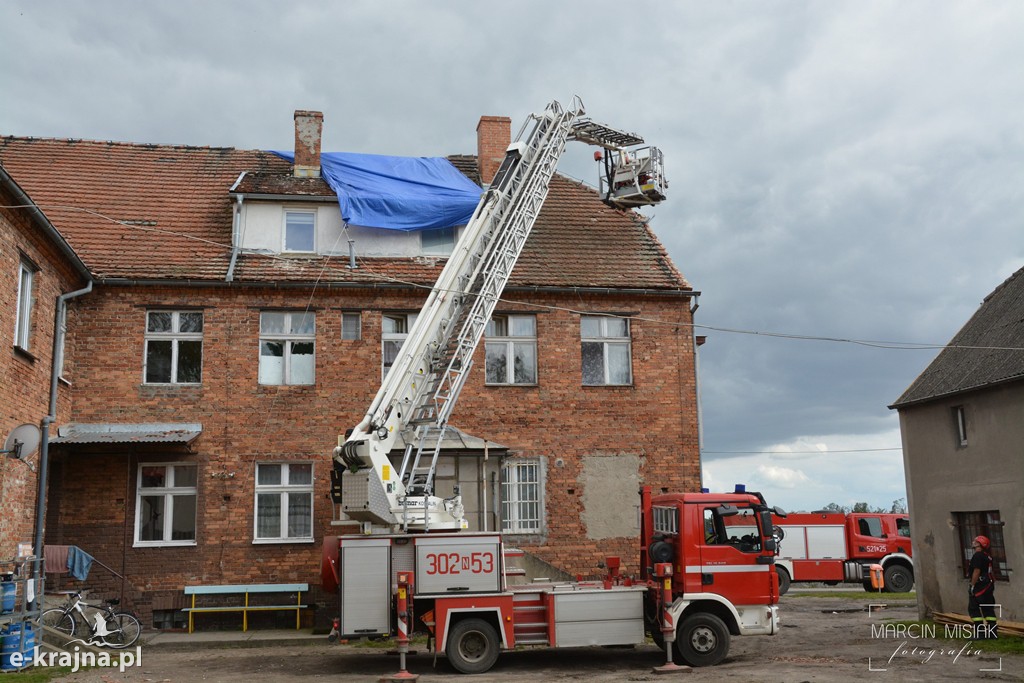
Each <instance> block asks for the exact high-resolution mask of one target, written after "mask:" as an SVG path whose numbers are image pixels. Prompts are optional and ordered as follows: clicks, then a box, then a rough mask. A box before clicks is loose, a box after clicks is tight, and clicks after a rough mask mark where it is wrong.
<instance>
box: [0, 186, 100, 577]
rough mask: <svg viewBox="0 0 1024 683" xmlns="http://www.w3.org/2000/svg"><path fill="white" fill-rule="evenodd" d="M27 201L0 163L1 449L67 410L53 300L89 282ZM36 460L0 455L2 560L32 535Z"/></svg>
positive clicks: (67, 393) (59, 238)
mask: <svg viewBox="0 0 1024 683" xmlns="http://www.w3.org/2000/svg"><path fill="white" fill-rule="evenodd" d="M31 203H32V199H31V198H29V197H28V195H26V194H25V191H24V190H23V189H22V188H21V187H20V186H19V185H18V183H17V182H16V181H15V180H14V179H13V178H12V177H11V176H10V174H9V173H8V172H7V170H6V169H5V168H3V167H2V166H0V273H3V277H0V335H3V339H4V342H5V344H4V346H5V347H6V349H7V350H6V351H5V352H4V353H2V354H0V387H2V389H3V390H2V391H0V446H2V445H3V443H4V441H5V440H6V439H7V437H8V436H9V435H10V434H11V433H12V431H13V430H14V429H15V428H17V427H19V426H20V425H33V426H35V427H36V435H37V436H40V437H41V433H40V432H41V430H40V429H39V427H40V425H41V424H42V423H43V420H44V418H45V417H46V416H47V415H53V416H54V417H62V418H67V416H68V415H69V414H70V413H69V406H70V397H71V391H70V388H69V386H68V385H67V384H66V383H62V382H59V381H58V380H57V377H56V376H55V375H54V374H53V371H54V354H55V353H60V352H62V351H63V349H64V346H65V345H64V344H61V343H59V342H58V345H57V346H56V347H55V346H54V334H55V330H56V326H55V320H56V315H57V310H58V306H59V299H58V297H60V296H61V295H63V294H69V293H72V292H74V291H75V290H78V289H80V288H82V287H83V286H84V285H85V284H86V283H87V282H88V280H89V273H88V271H87V270H86V268H85V265H84V264H83V263H82V262H81V260H79V258H78V257H77V256H76V255H75V253H74V252H73V251H72V250H71V248H70V247H69V246H68V244H67V242H66V241H65V240H64V238H63V237H62V236H61V235H60V233H59V232H58V231H57V230H56V229H55V228H54V226H53V225H52V224H51V223H50V221H49V220H48V219H47V218H46V216H45V213H44V212H42V211H39V210H36V209H30V208H29V205H31ZM60 362H61V361H60V359H59V358H58V360H57V367H58V369H59V367H60ZM51 403H52V408H51ZM38 440H39V439H36V441H37V443H38ZM38 464H39V452H38V449H37V450H36V451H35V452H33V453H31V454H29V453H27V452H26V453H25V454H24V457H23V458H22V460H21V461H18V460H15V459H14V458H12V457H10V456H8V457H3V458H0V559H10V558H13V557H14V556H15V553H16V550H17V547H18V543H22V542H23V543H31V542H34V540H35V538H34V537H35V515H36V500H37V490H38V481H39V480H38V478H37V477H38V474H39V470H38ZM9 570H10V567H5V568H4V571H9Z"/></svg>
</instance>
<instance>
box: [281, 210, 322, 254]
mask: <svg viewBox="0 0 1024 683" xmlns="http://www.w3.org/2000/svg"><path fill="white" fill-rule="evenodd" d="M283 250H284V251H286V252H288V251H291V252H300V253H313V252H315V251H316V212H314V211H285V212H284V249H283Z"/></svg>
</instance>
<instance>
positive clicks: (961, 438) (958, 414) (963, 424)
mask: <svg viewBox="0 0 1024 683" xmlns="http://www.w3.org/2000/svg"><path fill="white" fill-rule="evenodd" d="M953 422H954V425H955V427H956V439H957V442H956V443H957V445H958V446H966V445H967V413H966V411H964V407H963V406H956V407H955V408H953Z"/></svg>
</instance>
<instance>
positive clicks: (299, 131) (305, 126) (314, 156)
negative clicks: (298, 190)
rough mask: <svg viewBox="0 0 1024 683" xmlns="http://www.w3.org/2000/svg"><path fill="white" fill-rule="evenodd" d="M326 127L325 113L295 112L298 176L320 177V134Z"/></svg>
mask: <svg viewBox="0 0 1024 683" xmlns="http://www.w3.org/2000/svg"><path fill="white" fill-rule="evenodd" d="M323 128H324V115H323V113H322V112H318V111H302V110H297V111H296V112H295V164H294V167H293V168H294V171H293V174H294V175H295V177H296V178H319V177H320V134H321V132H323Z"/></svg>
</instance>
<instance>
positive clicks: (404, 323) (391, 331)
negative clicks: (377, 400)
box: [380, 313, 416, 378]
mask: <svg viewBox="0 0 1024 683" xmlns="http://www.w3.org/2000/svg"><path fill="white" fill-rule="evenodd" d="M415 322H416V314H415V313H385V314H384V317H383V319H382V320H381V334H380V340H381V341H380V352H381V373H380V376H381V378H384V377H387V375H388V370H390V369H391V366H392V365H394V364H395V360H396V359H397V358H398V352H399V351H401V350H402V344H404V343H405V339H406V337H408V336H409V330H411V329H412V326H413V324H415Z"/></svg>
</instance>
